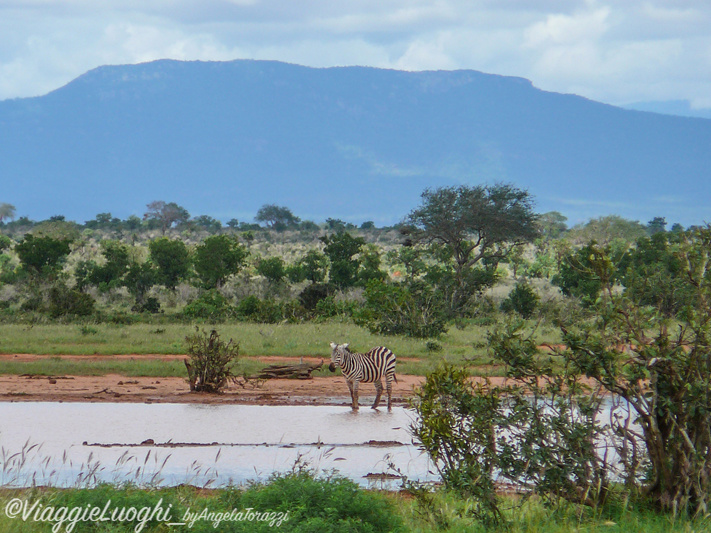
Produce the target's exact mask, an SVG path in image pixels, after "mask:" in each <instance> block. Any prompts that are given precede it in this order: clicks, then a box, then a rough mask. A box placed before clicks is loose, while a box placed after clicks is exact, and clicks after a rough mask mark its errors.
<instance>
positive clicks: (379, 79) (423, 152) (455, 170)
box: [0, 60, 711, 225]
mask: <svg viewBox="0 0 711 533" xmlns="http://www.w3.org/2000/svg"><path fill="white" fill-rule="evenodd" d="M709 148H711V120H706V119H699V118H687V117H674V116H665V115H659V114H654V113H646V112H641V111H631V110H624V109H621V108H617V107H613V106H610V105H605V104H601V103H598V102H594V101H591V100H587V99H585V98H582V97H579V96H575V95H566V94H558V93H551V92H545V91H542V90H539V89H537V88H535V87H534V86H533V85H532V84H531V82H530V81H528V80H525V79H522V78H514V77H504V76H498V75H491V74H484V73H481V72H476V71H471V70H460V71H425V72H404V71H396V70H384V69H376V68H370V67H335V68H321V69H318V68H309V67H303V66H298V65H292V64H286V63H280V62H275V61H254V60H236V61H229V62H180V61H173V60H161V61H155V62H151V63H144V64H138V65H123V66H105V67H99V68H96V69H94V70H91V71H89V72H87V73H86V74H84V75H82V76H80V77H78V78H77V79H75V80H74V81H72V82H70V83H69V84H67V85H66V86H64V87H61V88H60V89H57V90H55V91H53V92H51V93H49V94H47V95H44V96H41V97H36V98H24V99H14V100H5V101H2V102H0V176H1V177H2V178H1V179H2V194H0V202H8V203H12V204H13V205H15V206H16V207H17V213H18V215H26V216H29V217H30V218H34V219H43V218H47V217H49V216H51V215H55V214H63V215H65V216H66V217H67V219H71V220H78V221H84V220H90V219H92V218H94V216H95V215H96V214H97V213H100V212H111V213H112V214H113V215H114V216H119V217H121V218H125V217H126V216H128V215H130V214H138V215H142V213H143V212H144V211H145V206H146V204H147V203H149V202H151V201H154V200H165V201H167V202H176V203H178V204H180V205H183V206H184V207H186V208H187V209H188V210H189V211H190V213H191V214H193V215H200V214H208V215H211V216H214V217H216V218H219V219H221V220H223V221H226V220H229V219H231V218H237V219H239V220H245V221H251V220H252V219H253V217H254V215H255V213H256V211H257V209H259V207H260V206H262V205H263V204H267V203H273V204H278V205H285V206H288V207H289V208H291V209H292V211H293V212H294V213H295V214H296V215H298V216H300V217H302V218H304V219H311V220H316V221H322V220H324V219H325V218H327V217H333V218H341V219H343V220H347V221H353V222H359V221H364V220H373V221H375V222H376V224H378V225H380V224H392V223H395V222H397V221H399V220H401V219H402V218H403V217H404V216H405V215H406V214H407V213H408V212H409V211H410V210H412V209H413V208H414V207H416V206H417V205H418V204H419V202H420V194H421V192H422V191H423V190H424V189H425V188H427V187H438V186H442V185H457V184H479V183H494V182H500V181H504V182H510V183H513V184H515V185H516V186H519V187H522V188H526V189H528V190H529V191H530V192H531V193H532V194H533V196H534V197H535V198H536V209H537V210H538V211H540V212H544V211H549V210H558V211H561V212H562V213H564V214H565V215H566V216H568V217H569V219H570V221H571V222H577V221H582V220H585V219H587V218H589V217H592V216H599V215H606V214H620V215H622V216H626V217H628V218H633V219H638V220H641V221H643V222H646V221H647V220H649V219H651V218H652V217H654V216H665V217H667V220H668V221H669V222H681V223H682V224H684V225H689V224H698V223H702V222H703V221H704V220H706V219H708V218H709V216H708V214H707V213H708V208H707V204H708V201H709V199H710V198H711V194H710V193H711V180H710V179H709V178H710V177H711V176H710V175H709V174H710V170H711V150H710V149H709Z"/></svg>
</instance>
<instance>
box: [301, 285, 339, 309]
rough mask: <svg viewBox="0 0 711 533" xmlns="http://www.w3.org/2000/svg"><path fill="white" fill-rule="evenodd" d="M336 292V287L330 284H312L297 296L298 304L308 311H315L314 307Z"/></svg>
mask: <svg viewBox="0 0 711 533" xmlns="http://www.w3.org/2000/svg"><path fill="white" fill-rule="evenodd" d="M334 292H336V287H334V286H333V285H331V284H330V283H312V284H311V285H309V286H307V287H306V288H305V289H304V290H303V291H301V293H300V294H299V302H301V305H303V306H304V307H305V308H306V309H308V310H309V311H313V310H314V309H316V305H317V304H318V303H319V302H320V301H321V300H323V299H324V298H327V297H329V296H331V295H333V293H334Z"/></svg>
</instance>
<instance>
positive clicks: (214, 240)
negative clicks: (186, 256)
mask: <svg viewBox="0 0 711 533" xmlns="http://www.w3.org/2000/svg"><path fill="white" fill-rule="evenodd" d="M248 255H249V252H248V251H247V249H246V248H245V247H244V246H242V245H241V244H240V243H239V241H238V240H237V239H236V238H235V237H232V236H229V235H211V236H210V237H208V238H207V239H205V240H204V241H203V242H202V244H199V245H198V246H197V247H196V248H195V255H194V259H193V263H194V266H195V272H196V273H197V276H198V278H199V279H200V281H201V282H202V285H203V286H204V287H205V288H206V289H217V288H219V287H221V286H222V284H223V283H224V282H225V281H226V280H227V278H228V277H229V276H231V275H233V274H237V273H238V272H239V271H240V270H241V269H242V266H244V264H245V261H246V259H247V256H248Z"/></svg>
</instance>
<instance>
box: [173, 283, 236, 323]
mask: <svg viewBox="0 0 711 533" xmlns="http://www.w3.org/2000/svg"><path fill="white" fill-rule="evenodd" d="M233 312H234V309H233V307H232V306H231V305H230V304H229V302H228V301H227V298H225V297H224V296H223V295H222V294H220V293H219V292H218V291H217V290H216V289H210V290H209V291H205V292H203V293H202V294H201V295H200V296H198V297H197V298H196V299H195V300H193V301H191V302H190V303H188V304H187V305H186V306H185V307H184V308H183V314H184V315H185V316H186V317H188V318H192V319H203V320H223V319H225V318H227V317H228V316H230V315H231V314H233Z"/></svg>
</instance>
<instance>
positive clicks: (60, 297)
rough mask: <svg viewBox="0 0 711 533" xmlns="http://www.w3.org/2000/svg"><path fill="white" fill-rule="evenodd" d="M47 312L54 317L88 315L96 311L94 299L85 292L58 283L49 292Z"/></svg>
mask: <svg viewBox="0 0 711 533" xmlns="http://www.w3.org/2000/svg"><path fill="white" fill-rule="evenodd" d="M47 312H48V313H49V315H50V316H51V317H52V318H58V317H60V316H67V315H74V316H88V315H91V314H92V313H93V312H94V299H93V298H92V297H91V296H89V295H88V294H85V293H83V292H79V291H77V290H74V289H69V288H68V287H66V286H65V285H63V284H61V283H58V284H56V285H54V286H53V287H51V288H50V289H49V292H48V304H47Z"/></svg>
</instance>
